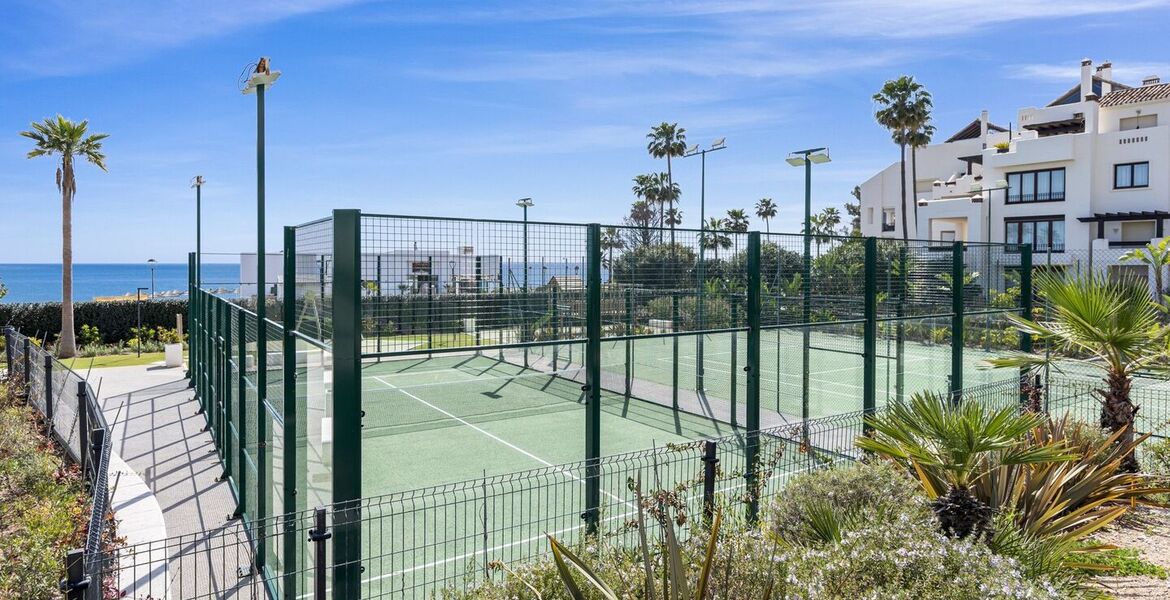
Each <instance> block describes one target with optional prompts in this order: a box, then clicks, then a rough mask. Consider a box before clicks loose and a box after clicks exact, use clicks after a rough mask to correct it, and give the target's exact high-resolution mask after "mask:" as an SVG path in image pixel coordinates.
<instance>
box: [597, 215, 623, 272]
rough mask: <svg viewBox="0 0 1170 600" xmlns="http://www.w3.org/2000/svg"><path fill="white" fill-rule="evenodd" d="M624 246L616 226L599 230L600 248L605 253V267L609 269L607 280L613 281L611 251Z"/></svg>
mask: <svg viewBox="0 0 1170 600" xmlns="http://www.w3.org/2000/svg"><path fill="white" fill-rule="evenodd" d="M625 247H626V243H625V242H624V241H623V240H622V236H621V234H620V233H618V228H617V227H606V228H605V229H602V230H601V249H602V251H604V252H605V253H606V254H607V257H606V260H605V268H606V269H609V281H610V282H612V281H613V251H614V250H620V249H622V248H625Z"/></svg>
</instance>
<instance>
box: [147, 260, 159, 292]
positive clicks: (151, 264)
mask: <svg viewBox="0 0 1170 600" xmlns="http://www.w3.org/2000/svg"><path fill="white" fill-rule="evenodd" d="M157 263H158V261H157V260H155V259H153V258H148V259H146V264H148V265H150V299H151V300H154V265H155V264H157Z"/></svg>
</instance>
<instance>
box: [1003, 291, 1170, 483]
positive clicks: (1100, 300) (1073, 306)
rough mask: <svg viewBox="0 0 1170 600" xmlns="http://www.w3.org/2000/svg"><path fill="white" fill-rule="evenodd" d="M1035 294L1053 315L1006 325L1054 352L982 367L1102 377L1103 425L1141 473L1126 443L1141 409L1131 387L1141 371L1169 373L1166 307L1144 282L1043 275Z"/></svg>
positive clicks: (1015, 357)
mask: <svg viewBox="0 0 1170 600" xmlns="http://www.w3.org/2000/svg"><path fill="white" fill-rule="evenodd" d="M1036 288H1037V290H1038V291H1039V292H1040V294H1041V295H1043V296H1044V297H1045V298H1046V299H1047V303H1048V305H1049V307H1050V311H1049V313H1048V314H1049V316H1048V317H1047V318H1046V319H1044V320H1042V321H1033V320H1031V319H1026V318H1023V317H1020V316H1017V315H1008V319H1009V320H1010V321H1011V322H1012V324H1013V325H1015V327H1016V328H1017V329H1019V330H1020V331H1021V332H1023V333H1027V334H1030V335H1032V336H1034V337H1035V338H1036V339H1037V340H1039V341H1042V342H1044V343H1045V346H1047V348H1048V349H1050V350H1051V352H1050V353H1047V354H1041V353H1022V352H1017V353H1012V354H1007V355H1004V356H1000V357H998V358H993V359H991V360H988V361H985V363H984V364H985V365H986V366H990V367H998V368H1003V367H1006V368H1014V369H1020V368H1023V369H1025V370H1028V369H1032V370H1035V369H1038V368H1040V367H1044V366H1051V367H1052V368H1054V369H1057V370H1061V369H1062V368H1066V367H1073V366H1080V367H1088V368H1090V369H1092V370H1095V371H1099V372H1103V374H1104V377H1103V383H1104V384H1105V385H1104V387H1102V388H1101V389H1098V390H1097V395H1098V396H1099V397H1100V401H1101V427H1102V428H1104V429H1108V430H1109V431H1113V432H1121V435H1120V436H1119V437H1118V441H1119V442H1121V443H1125V444H1126V445H1127V446H1128V447H1130V448H1131V451H1130V452H1129V453H1128V454H1127V455H1126V456H1125V458H1124V460H1123V461H1122V467H1123V468H1124V469H1125V470H1127V471H1131V472H1133V471H1137V470H1138V468H1139V465H1138V462H1137V458H1136V457H1135V456H1134V453H1133V452H1132V447H1133V445H1132V444H1130V443H1129V442H1132V441H1133V436H1134V432H1133V422H1134V415H1135V414H1136V413H1137V411H1138V407H1136V406H1134V404H1133V402H1132V401H1131V399H1130V386H1131V385H1132V383H1133V376H1134V375H1135V374H1136V373H1138V372H1143V371H1147V372H1155V373H1160V374H1163V375H1165V374H1170V325H1166V324H1165V323H1163V322H1162V319H1161V313H1162V310H1161V308H1160V307H1159V306H1158V305H1157V304H1155V303H1154V302H1152V301H1151V300H1150V292H1149V290H1148V289H1147V287H1146V284H1145V283H1144V282H1141V281H1137V280H1134V279H1130V278H1123V279H1121V280H1117V281H1111V280H1108V279H1105V278H1103V277H1100V276H1095V275H1090V276H1067V277H1066V276H1064V275H1060V274H1056V273H1041V274H1039V275H1038V276H1037V278H1036Z"/></svg>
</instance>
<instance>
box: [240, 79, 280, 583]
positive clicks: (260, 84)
mask: <svg viewBox="0 0 1170 600" xmlns="http://www.w3.org/2000/svg"><path fill="white" fill-rule="evenodd" d="M279 78H280V71H273V70H271V68H270V67H269V64H268V58H267V57H261V58H260V60H258V61H257V62H256V68H255V69H253V71H252V74H251V75H250V76H249V77H248V80H247V81H246V82H245V83H244V85H243V88H242V89H241V91H242V92H243V93H244V94H245V95H249V94H252V93H255V94H256V400H257V402H256V406H257V410H258V411H260V412H259V413H258V414H257V421H256V423H257V425H256V439H258V440H261V441H263V440H266V439H268V421H267V419H266V415H265V414H264V413H265V411H266V410H267V409H266V408H265V406H264V403H265V401H266V400H267V397H268V326H267V317H268V315H267V314H266V313H267V306H266V304H267V300H268V290H267V281H266V278H265V276H264V275H265V273H264V267H265V264H264V263H265V262H267V261H266V259H267V258H268V256H267V254H265V252H264V246H265V244H264V92H265V90H267V89H268V87H269V86H271V85H272V84H274V83H276V80H277V79H279ZM257 454H258V459H257V462H258V466H257V469H256V473H257V475H256V489H257V490H266V489H268V466H269V463H268V457H267V454H268V452H267V450H266V449H265V446H264V445H263V444H261V445H260V447H259V449H258V453H257ZM267 516H268V502H267V495H266V493H265V492H263V491H261V492H259V493H258V494H256V510H255V513H254V514H253V515H252V517H253V519H255V520H257V521H261V522H262V521H263V520H264V518H265V517H267ZM258 535H259V539H260V540H263V539H264V535H265V532H264V530H263V529H261V530H260V532H259V534H258ZM257 545H258V546H259V548H258V549H257V550H258V551H257V553H256V567H257V568H263V567H264V564H265V562H266V552H267V551H266V549H265V548H264V542H263V541H261V542H260V543H259V544H257Z"/></svg>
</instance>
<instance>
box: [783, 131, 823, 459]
mask: <svg viewBox="0 0 1170 600" xmlns="http://www.w3.org/2000/svg"><path fill="white" fill-rule="evenodd" d="M829 160H830V159H829V149H828V148H809V149H808V150H797V151H796V152H790V153H789V154H788V158H786V159H785V162H787V163H788V164H790V165H792V166H794V167H804V265H803V269H802V274H801V277H802V278H803V279H804V281H803V282H802V285H801V287H802V288H804V302H803V306H802V310H801V322H802V323H804V327H803V330H804V339H803V342H804V344H803V347H802V350H801V356H802V361H801V362H802V368H801V376H800V392H801V401H800V411H801V424H802V430H803V435H804V437H805V438H807V437H808V418H809V403H808V387H809V385H808V384H809V377H808V371H809V351H808V346H809V342H811V337H812V336H811V333H812V332H811V331H810V330H809V326H808V323H809V321H810V320H811V318H812V282H811V281H809V280H810V279H811V277H812V244H811V242H812V166H813V163H816V164H818V165H819V164H824V163H827V162H829Z"/></svg>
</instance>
